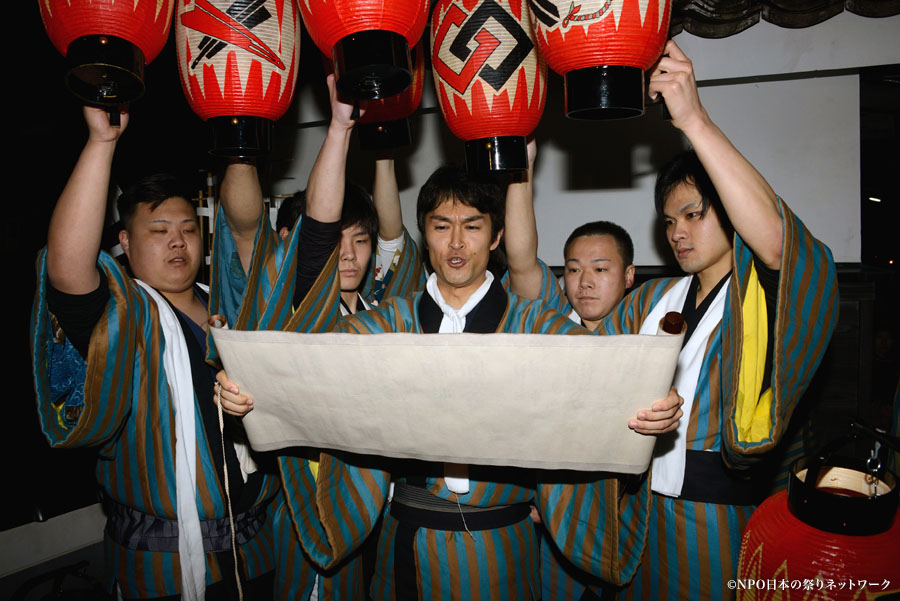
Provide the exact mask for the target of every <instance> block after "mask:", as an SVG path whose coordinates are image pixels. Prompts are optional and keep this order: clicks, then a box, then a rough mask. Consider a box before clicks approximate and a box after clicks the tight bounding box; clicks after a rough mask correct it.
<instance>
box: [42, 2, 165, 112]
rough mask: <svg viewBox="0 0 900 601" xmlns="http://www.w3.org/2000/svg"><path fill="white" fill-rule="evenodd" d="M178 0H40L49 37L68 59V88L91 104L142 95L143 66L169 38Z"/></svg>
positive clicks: (126, 100) (108, 103)
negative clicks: (174, 9)
mask: <svg viewBox="0 0 900 601" xmlns="http://www.w3.org/2000/svg"><path fill="white" fill-rule="evenodd" d="M174 3H175V0H130V1H128V2H121V1H119V2H116V1H115V0H38V5H39V6H40V10H41V19H42V20H43V22H44V28H45V29H46V30H47V35H48V36H49V37H50V41H51V42H53V45H54V46H55V47H56V49H57V50H59V52H60V53H61V54H62V55H63V56H65V57H66V59H67V60H68V62H69V71H68V72H67V73H66V86H67V87H68V88H69V90H71V91H72V93H73V94H75V96H77V97H78V98H80V99H81V100H82V101H84V102H87V103H89V104H100V105H104V106H116V105H121V104H127V103H129V102H132V101H134V100H137V99H138V98H140V97H141V96H142V95H143V93H144V66H145V65H147V64H149V63H150V62H151V61H152V60H153V59H154V58H156V56H157V55H158V54H159V52H160V51H161V50H162V48H163V46H164V45H165V43H166V39H167V38H168V37H169V28H170V27H171V25H172V12H173V8H174Z"/></svg>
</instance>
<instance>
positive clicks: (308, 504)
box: [279, 292, 650, 601]
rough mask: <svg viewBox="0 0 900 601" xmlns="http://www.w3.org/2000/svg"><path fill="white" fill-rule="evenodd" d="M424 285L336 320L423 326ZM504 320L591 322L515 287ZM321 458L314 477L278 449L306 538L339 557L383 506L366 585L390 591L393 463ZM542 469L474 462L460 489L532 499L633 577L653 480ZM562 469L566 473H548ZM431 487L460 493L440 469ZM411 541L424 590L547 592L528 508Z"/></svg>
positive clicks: (364, 329)
mask: <svg viewBox="0 0 900 601" xmlns="http://www.w3.org/2000/svg"><path fill="white" fill-rule="evenodd" d="M423 294H425V293H424V292H419V293H418V294H416V295H412V296H409V297H405V298H392V299H390V300H388V301H387V302H386V303H384V304H383V305H382V307H380V308H378V309H374V310H371V311H365V312H363V313H357V314H356V315H352V316H347V317H345V318H344V320H343V321H342V323H341V325H340V326H339V328H338V329H339V331H344V332H355V333H360V334H374V333H382V332H415V333H421V331H422V329H421V324H420V320H419V315H418V307H419V301H420V300H421V298H422V295H423ZM499 323H500V325H499V327H498V330H497V331H498V332H507V333H543V334H587V333H588V332H587V330H584V329H583V328H580V327H578V326H576V325H575V324H573V323H572V322H571V321H569V320H568V319H567V318H566V317H565V316H563V315H560V314H558V313H556V312H555V311H552V310H551V309H549V308H547V307H546V306H545V305H543V304H542V303H541V302H540V301H530V300H527V299H522V298H519V297H517V296H515V295H513V294H509V295H508V299H507V304H506V308H505V312H504V313H503V316H502V318H501V319H500V322H499ZM319 459H320V462H319V464H318V473H317V476H314V475H313V473H312V471H311V470H310V469H309V465H308V462H303V461H301V460H299V459H297V458H282V459H280V460H279V461H280V463H281V466H282V470H283V475H284V479H285V487H286V488H287V489H288V490H296V491H298V492H299V493H300V494H301V495H302V498H298V497H297V495H296V494H293V495H289V496H288V502H289V504H291V505H292V506H294V517H295V519H297V520H298V524H297V526H298V531H299V532H300V535H301V538H302V539H304V548H305V549H306V550H307V551H308V552H309V553H310V556H311V557H313V559H314V560H315V561H317V562H329V565H336V564H338V563H339V562H340V561H341V560H342V559H343V558H344V557H346V556H348V555H350V554H352V553H353V552H354V550H355V549H357V548H358V547H359V546H360V545H361V544H362V543H363V541H364V540H365V539H366V537H367V536H368V535H369V533H370V532H371V530H372V528H373V526H374V524H375V523H376V521H377V520H378V517H379V515H381V514H382V513H383V516H384V517H383V519H384V522H383V525H382V530H381V536H380V539H379V541H378V546H377V555H378V559H377V564H376V567H375V577H374V580H373V582H372V587H371V589H370V592H371V594H372V596H373V598H375V599H376V600H379V601H380V600H388V599H392V598H394V597H395V591H394V588H393V586H394V582H393V573H394V555H393V553H394V540H395V537H396V534H397V528H398V522H397V521H396V520H395V519H394V518H393V517H392V516H391V515H390V512H389V511H383V508H384V506H385V501H386V495H387V491H388V486H389V483H390V481H391V476H392V474H390V473H389V472H388V469H391V467H389V466H391V465H392V464H391V463H388V464H381V467H382V468H383V469H376V468H374V467H372V464H371V462H366V461H364V460H361V459H360V458H358V457H356V458H354V457H350V456H345V455H342V456H341V457H336V456H332V455H327V454H324V453H323V454H321V455H320V457H319ZM407 465H408V464H407ZM419 465H423V464H419ZM539 474H540V476H546V477H547V478H548V479H550V480H551V481H549V482H546V483H541V482H538V483H536V482H535V479H536V476H535V475H534V472H531V471H529V470H515V469H510V468H508V469H504V468H480V467H477V466H472V467H471V468H470V478H471V480H470V492H469V493H467V494H465V495H460V496H459V498H458V501H459V502H460V503H462V504H465V505H471V506H478V507H490V506H497V505H509V504H514V503H527V502H532V503H536V504H538V505H539V507H540V508H541V511H542V514H543V515H544V516H545V521H547V525H548V527H549V528H550V529H551V531H553V532H555V535H556V536H557V538H558V539H559V540H560V541H563V544H562V548H563V549H564V550H565V552H567V553H568V554H569V555H570V558H571V559H572V561H575V562H577V563H578V565H580V566H583V567H584V569H590V570H594V571H596V572H597V573H598V574H600V575H602V576H603V577H604V578H606V579H607V580H610V581H618V582H625V581H627V580H628V579H629V578H630V576H631V574H632V573H633V571H634V570H635V569H636V568H637V564H638V561H639V558H640V555H641V549H642V546H643V543H644V540H645V537H646V515H647V510H648V508H649V502H650V494H649V484H648V482H647V480H646V479H644V480H643V481H642V482H640V483H639V485H638V486H637V490H636V491H634V494H624V492H623V491H620V482H619V481H618V480H617V479H615V478H610V479H597V475H596V474H594V475H591V478H594V480H591V481H590V482H589V483H588V484H585V485H574V484H571V483H570V481H571V478H572V475H571V474H566V475H561V474H560V473H559V472H539ZM393 476H394V477H395V478H397V479H399V480H400V481H403V476H404V473H403V471H402V469H398V470H397V473H395V474H393ZM540 476H538V478H540ZM555 478H556V479H558V480H559V481H558V482H557V481H552V480H553V479H555ZM425 486H426V488H427V490H428V491H429V492H430V493H431V494H434V495H435V496H437V497H439V498H442V499H447V500H452V501H454V502H455V501H457V496H456V495H455V494H453V493H451V492H450V491H449V490H448V488H447V486H446V484H445V482H444V479H443V478H442V477H436V476H435V477H429V478H427V479H426V482H425ZM535 486H536V488H535ZM620 499H621V501H620ZM585 530H589V531H590V541H589V542H585V541H584V538H583V537H584V531H585ZM567 540H568V541H569V543H568V544H566V543H565V541H567ZM414 547H415V548H414V554H415V560H416V565H417V567H418V569H417V572H418V573H417V583H418V588H419V591H420V593H421V596H422V598H423V599H430V600H443V599H448V600H449V599H485V600H487V599H537V598H540V583H539V576H538V563H539V559H538V546H537V539H536V535H535V530H534V527H533V524H532V522H531V520H529V519H527V518H526V519H525V520H523V521H521V522H519V523H516V524H513V525H511V526H508V527H505V528H500V529H495V530H483V531H473V532H472V533H471V534H470V533H468V532H465V531H463V532H450V531H434V530H428V529H424V528H423V529H419V530H418V531H417V533H416V536H415V542H414Z"/></svg>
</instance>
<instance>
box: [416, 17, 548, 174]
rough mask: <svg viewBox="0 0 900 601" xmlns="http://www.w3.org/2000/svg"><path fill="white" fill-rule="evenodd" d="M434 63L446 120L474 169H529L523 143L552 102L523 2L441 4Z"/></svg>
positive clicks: (433, 47) (434, 32)
mask: <svg viewBox="0 0 900 601" xmlns="http://www.w3.org/2000/svg"><path fill="white" fill-rule="evenodd" d="M431 62H432V69H433V75H434V85H435V89H436V91H437V97H438V102H439V103H440V106H441V112H442V113H443V114H444V120H445V121H446V122H447V125H448V126H449V127H450V131H452V132H453V134H454V135H455V136H456V137H458V138H461V139H462V140H465V141H466V165H467V167H468V169H469V171H517V170H525V169H527V168H528V154H527V151H526V148H525V144H526V141H525V137H526V136H528V135H529V134H531V132H532V131H534V128H535V127H537V124H538V122H539V121H540V119H541V115H542V114H543V112H544V103H545V101H546V98H547V66H546V64H545V63H544V61H543V59H542V58H541V57H540V55H539V54H538V51H537V48H536V47H535V45H534V43H533V41H532V32H531V23H530V17H529V13H528V10H527V9H526V7H525V1H524V0H439V2H438V3H437V5H435V7H434V12H433V13H432V17H431Z"/></svg>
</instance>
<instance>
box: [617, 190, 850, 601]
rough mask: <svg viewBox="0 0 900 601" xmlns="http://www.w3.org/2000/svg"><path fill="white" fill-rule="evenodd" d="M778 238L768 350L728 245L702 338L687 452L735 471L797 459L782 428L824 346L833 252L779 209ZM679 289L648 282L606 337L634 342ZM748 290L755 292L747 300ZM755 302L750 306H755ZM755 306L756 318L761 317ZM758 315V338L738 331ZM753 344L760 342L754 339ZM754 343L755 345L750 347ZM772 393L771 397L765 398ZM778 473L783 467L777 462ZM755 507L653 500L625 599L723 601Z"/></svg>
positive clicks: (747, 268)
mask: <svg viewBox="0 0 900 601" xmlns="http://www.w3.org/2000/svg"><path fill="white" fill-rule="evenodd" d="M779 206H780V209H781V215H782V226H783V230H784V237H783V245H782V258H781V267H780V271H779V282H778V298H777V313H776V315H775V325H774V340H768V341H766V340H765V337H766V334H765V331H764V330H765V324H766V318H765V301H764V300H762V301H761V302H760V299H764V296H763V293H762V290H761V287H760V285H759V282H758V280H757V279H756V273H755V271H756V270H755V267H754V266H753V253H752V251H751V250H750V248H748V247H747V245H746V244H745V243H744V241H743V240H742V239H741V238H740V237H738V236H735V239H734V251H733V253H734V264H733V270H734V271H733V274H732V278H731V281H730V285H729V288H728V291H727V297H726V305H725V313H724V316H723V317H722V321H721V323H720V324H719V326H718V327H717V328H716V329H715V330H714V331H713V333H712V334H711V335H710V337H709V341H708V344H707V348H706V354H705V357H704V360H703V364H702V368H701V372H700V380H699V382H698V384H697V392H696V395H695V398H694V404H693V407H692V408H691V415H690V416H689V417H688V419H689V420H690V422H689V427H688V432H687V439H686V440H687V448H688V449H692V450H698V451H706V450H709V451H714V452H719V453H721V454H722V456H723V458H724V460H725V463H726V464H727V465H729V466H730V467H732V468H733V469H735V470H740V469H741V468H746V467H749V466H752V465H754V464H756V463H757V462H759V461H760V460H763V459H770V458H772V456H773V454H776V453H777V454H782V455H783V454H785V453H787V454H788V455H794V456H796V455H799V454H800V452H802V447H801V446H800V445H799V444H791V442H790V440H789V438H790V436H791V433H790V432H788V424H789V422H790V419H791V416H792V414H793V413H794V410H795V409H796V408H797V406H798V403H799V402H800V398H801V396H802V395H803V392H804V391H805V390H806V387H807V385H808V384H809V381H810V380H811V378H812V376H813V374H814V373H815V370H816V368H817V367H818V365H819V362H820V361H821V359H822V356H823V354H824V352H825V349H826V347H827V346H828V341H829V340H830V338H831V333H832V331H833V329H834V325H835V322H836V320H837V312H838V291H837V279H836V275H835V266H834V261H833V259H832V257H831V251H829V250H828V248H827V247H826V246H825V245H824V244H822V243H821V242H819V241H818V240H816V239H815V238H813V236H812V235H811V234H810V233H809V232H808V231H807V230H806V228H805V227H804V226H803V223H802V222H801V221H800V220H799V219H798V218H797V217H796V216H795V215H794V214H793V213H791V211H790V209H788V207H787V206H786V205H785V204H784V203H783V202H781V201H779ZM675 282H677V279H661V280H654V281H651V282H648V283H646V284H644V285H643V286H641V287H640V288H638V289H637V290H635V291H634V292H632V293H631V294H630V295H629V296H628V297H626V299H625V300H624V301H623V302H622V303H620V304H619V306H618V307H617V308H616V309H615V310H614V311H613V312H612V313H611V314H610V315H608V316H607V317H606V319H605V320H604V322H603V324H602V325H601V327H602V328H604V329H605V331H606V333H608V334H621V333H636V332H637V331H638V330H639V329H640V327H641V324H642V323H643V320H644V318H645V317H646V316H647V315H648V314H649V313H650V311H651V310H652V309H653V307H654V306H655V305H656V303H657V302H658V301H659V300H660V299H661V298H662V296H663V295H664V294H665V293H666V292H667V291H668V290H669V289H670V288H671V287H672V286H673V285H674V284H675ZM754 288H756V290H753V289H754ZM754 298H755V299H756V300H754ZM760 305H761V309H762V312H761V313H760ZM751 312H753V313H757V314H758V318H757V319H756V321H757V323H760V324H762V329H763V332H761V333H759V332H756V333H754V332H751V331H749V330H748V329H747V328H745V327H744V325H745V323H747V321H748V318H750V317H751V315H750V313H751ZM757 334H761V340H760V339H756V335H757ZM756 342H764V343H763V344H758V345H756V348H755V349H753V346H754V345H755V343H756ZM767 344H770V345H772V346H773V351H774V352H773V354H772V357H773V359H772V361H773V365H772V375H771V379H770V381H768V382H765V383H761V382H760V383H757V384H756V385H755V386H754V385H753V384H752V380H753V378H752V377H751V378H748V377H747V374H748V373H750V371H749V370H755V369H756V368H757V366H758V365H760V364H761V363H762V362H764V360H765V356H766V347H767ZM769 388H771V396H769V395H768V394H764V393H766V392H767V389H769ZM782 463H783V464H788V463H789V461H785V460H782ZM753 509H754V506H732V505H717V504H712V503H701V502H692V501H685V500H682V499H676V498H671V497H666V496H663V495H657V494H653V507H652V510H651V514H650V537H649V540H648V543H647V551H646V553H645V555H644V557H643V560H642V563H641V567H640V569H639V570H638V572H637V574H636V576H635V579H634V582H633V583H632V584H631V586H630V587H628V588H627V589H625V590H624V591H623V592H622V594H621V596H622V597H623V598H626V599H631V598H639V599H722V598H730V597H731V592H730V591H729V590H728V588H727V582H728V580H729V579H731V578H734V575H735V573H736V569H737V560H738V550H739V548H740V543H741V535H742V532H743V529H744V526H745V525H746V523H747V520H748V519H749V517H750V514H751V513H752V511H753Z"/></svg>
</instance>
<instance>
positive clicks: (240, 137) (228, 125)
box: [207, 116, 272, 157]
mask: <svg viewBox="0 0 900 601" xmlns="http://www.w3.org/2000/svg"><path fill="white" fill-rule="evenodd" d="M207 123H209V127H210V130H211V131H212V148H211V149H210V151H209V153H210V154H211V155H213V156H218V157H256V156H260V155H263V154H267V153H268V152H269V151H270V150H271V149H272V141H271V132H272V122H271V121H270V120H268V119H266V118H264V117H245V116H234V117H211V118H210V119H209V120H208V121H207Z"/></svg>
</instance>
